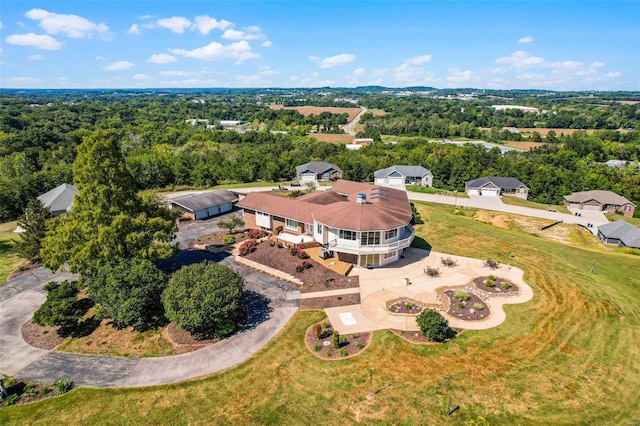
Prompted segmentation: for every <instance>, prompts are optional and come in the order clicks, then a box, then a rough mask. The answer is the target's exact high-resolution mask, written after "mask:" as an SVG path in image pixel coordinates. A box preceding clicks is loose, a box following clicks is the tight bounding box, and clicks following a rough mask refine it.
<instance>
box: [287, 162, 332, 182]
mask: <svg viewBox="0 0 640 426" xmlns="http://www.w3.org/2000/svg"><path fill="white" fill-rule="evenodd" d="M296 179H298V180H299V181H300V182H315V181H321V180H322V181H327V180H337V179H342V169H340V167H338V166H336V165H335V164H331V163H327V162H326V161H312V162H310V163H306V164H302V165H300V166H298V167H296Z"/></svg>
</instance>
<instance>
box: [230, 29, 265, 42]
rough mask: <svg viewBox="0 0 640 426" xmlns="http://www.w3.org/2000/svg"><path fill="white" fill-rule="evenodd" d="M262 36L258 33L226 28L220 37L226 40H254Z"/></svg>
mask: <svg viewBox="0 0 640 426" xmlns="http://www.w3.org/2000/svg"><path fill="white" fill-rule="evenodd" d="M261 37H263V35H262V34H260V33H251V32H244V31H240V30H233V29H228V30H226V31H225V32H224V33H223V34H222V38H226V39H227V40H256V39H258V38H261Z"/></svg>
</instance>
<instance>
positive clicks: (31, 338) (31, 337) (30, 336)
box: [22, 320, 67, 351]
mask: <svg viewBox="0 0 640 426" xmlns="http://www.w3.org/2000/svg"><path fill="white" fill-rule="evenodd" d="M58 330H60V327H42V326H39V325H38V324H36V323H34V322H31V320H29V321H27V322H25V323H24V324H23V325H22V337H23V338H24V341H25V342H27V343H28V344H30V345H31V346H34V347H36V348H40V349H45V350H48V351H50V350H53V349H55V348H56V346H58V345H59V344H61V343H62V342H64V341H65V340H67V337H63V336H60V335H59V334H58Z"/></svg>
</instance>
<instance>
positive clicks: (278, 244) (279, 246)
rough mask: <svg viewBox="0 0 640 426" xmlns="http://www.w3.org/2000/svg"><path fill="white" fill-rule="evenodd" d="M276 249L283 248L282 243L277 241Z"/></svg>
mask: <svg viewBox="0 0 640 426" xmlns="http://www.w3.org/2000/svg"><path fill="white" fill-rule="evenodd" d="M276 247H278V248H279V249H281V248H282V247H284V246H283V245H282V243H281V242H280V241H278V243H277V244H276Z"/></svg>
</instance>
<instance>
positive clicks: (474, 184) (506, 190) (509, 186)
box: [464, 176, 529, 200]
mask: <svg viewBox="0 0 640 426" xmlns="http://www.w3.org/2000/svg"><path fill="white" fill-rule="evenodd" d="M464 187H465V190H466V191H467V194H469V195H482V196H486V197H499V196H501V195H513V196H515V197H520V198H523V199H525V200H526V199H527V197H528V196H529V188H527V185H525V184H524V183H522V182H521V181H520V180H519V179H516V178H512V177H501V176H485V177H481V178H478V179H473V180H470V181H467V182H465V183H464Z"/></svg>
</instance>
